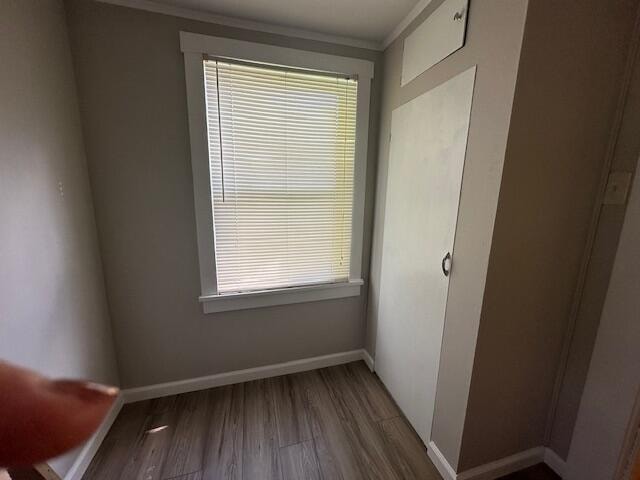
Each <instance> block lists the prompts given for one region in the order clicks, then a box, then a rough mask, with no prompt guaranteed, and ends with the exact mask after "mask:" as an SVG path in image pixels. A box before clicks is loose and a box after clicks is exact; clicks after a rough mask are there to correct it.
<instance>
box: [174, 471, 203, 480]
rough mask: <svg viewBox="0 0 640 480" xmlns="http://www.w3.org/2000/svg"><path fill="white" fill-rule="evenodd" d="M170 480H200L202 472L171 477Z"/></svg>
mask: <svg viewBox="0 0 640 480" xmlns="http://www.w3.org/2000/svg"><path fill="white" fill-rule="evenodd" d="M170 480H202V472H193V473H188V474H186V475H180V476H178V477H173V478H171V479H170Z"/></svg>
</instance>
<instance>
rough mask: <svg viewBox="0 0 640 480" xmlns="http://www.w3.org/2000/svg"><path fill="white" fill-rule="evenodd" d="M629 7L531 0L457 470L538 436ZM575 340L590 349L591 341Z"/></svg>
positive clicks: (592, 197) (538, 441)
mask: <svg viewBox="0 0 640 480" xmlns="http://www.w3.org/2000/svg"><path fill="white" fill-rule="evenodd" d="M636 6H637V3H636V2H631V1H629V0H615V1H612V0H607V1H604V0H589V1H585V0H571V1H569V0H567V1H564V2H562V7H559V6H558V2H556V1H553V0H536V1H534V2H530V5H529V11H528V15H527V23H526V28H525V36H524V41H523V46H522V55H521V60H520V68H519V73H518V82H517V85H516V93H515V100H514V106H513V113H512V116H511V126H510V130H509V142H508V147H507V155H506V159H505V165H504V172H503V176H502V186H501V191H500V200H499V203H498V212H497V217H496V223H495V230H494V235H493V244H492V247H491V257H490V263H489V271H488V274H487V284H486V292H485V297H484V304H483V309H482V318H481V320H480V330H479V333H478V343H477V347H476V354H475V361H474V368H473V378H472V382H471V390H470V393H469V404H468V410H467V416H466V421H465V427H464V439H463V445H462V453H461V459H460V468H461V469H462V470H465V469H467V468H471V467H474V466H477V465H481V464H484V463H487V462H490V461H493V460H497V459H499V458H502V457H505V456H508V455H511V454H514V453H517V452H521V451H524V450H527V449H529V448H532V447H537V446H540V445H543V444H544V443H545V430H546V427H547V416H548V412H549V408H550V406H551V401H552V395H553V389H554V385H555V382H556V374H557V371H558V365H559V360H560V355H561V351H562V345H563V339H564V335H565V332H566V329H567V324H568V319H569V314H570V311H571V305H572V300H573V295H574V292H575V289H576V284H577V279H578V273H579V271H580V267H581V262H582V258H583V253H584V250H585V246H586V241H587V234H588V230H589V226H590V221H591V218H592V212H593V209H594V206H595V205H594V203H595V201H596V198H597V192H598V188H599V185H600V179H601V176H602V171H603V166H604V162H605V158H606V155H607V148H608V145H609V139H610V135H611V131H612V124H613V118H614V115H615V112H616V107H617V105H618V98H619V93H620V87H621V79H622V74H623V72H624V67H625V61H626V57H627V52H628V46H629V40H630V37H631V31H632V27H633V22H634V19H635V10H636ZM576 347H578V348H586V349H588V350H587V352H588V351H590V347H591V345H588V344H586V345H576ZM565 380H566V381H571V380H572V379H571V378H567V379H565ZM579 394H580V392H578V395H579ZM563 400H564V397H563ZM563 405H564V404H563ZM561 411H562V413H561V415H562V416H566V415H571V414H572V413H573V415H575V413H574V412H570V411H568V409H566V408H562V409H561ZM557 418H558V420H559V422H558V424H557V426H558V427H561V428H566V429H568V431H565V432H555V433H554V438H559V437H560V436H565V438H566V436H567V434H568V436H570V435H571V427H572V425H569V424H565V425H562V418H561V417H560V416H559V417H557ZM487 438H491V439H492V440H491V441H490V442H487ZM553 445H556V443H555V442H554V443H553ZM558 453H559V454H560V455H565V454H566V449H565V448H561V449H560V451H559V452H558Z"/></svg>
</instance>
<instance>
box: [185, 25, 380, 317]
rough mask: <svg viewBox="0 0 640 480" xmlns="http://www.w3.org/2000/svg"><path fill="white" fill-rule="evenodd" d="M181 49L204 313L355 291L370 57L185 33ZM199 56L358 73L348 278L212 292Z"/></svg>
mask: <svg viewBox="0 0 640 480" xmlns="http://www.w3.org/2000/svg"><path fill="white" fill-rule="evenodd" d="M180 49H181V51H182V53H183V54H184V64H185V80H186V88H187V109H188V120H189V140H190V145H191V169H192V173H193V195H194V204H195V216H196V229H197V241H198V259H199V265H200V286H201V294H200V296H199V301H200V302H201V303H202V304H203V310H204V312H205V313H213V312H222V311H228V310H241V309H246V308H257V307H264V306H271V305H283V304H289V303H300V302H311V301H318V300H327V299H330V298H343V297H348V296H357V295H360V289H361V286H362V285H363V283H364V282H363V280H362V279H361V275H362V243H363V234H364V199H365V182H366V168H367V149H368V140H369V102H370V92H371V79H372V78H373V62H370V61H368V60H362V59H357V58H350V57H341V56H336V55H329V54H324V53H317V52H309V51H306V50H297V49H293V48H287V47H279V46H275V45H265V44H261V43H253V42H246V41H242V40H234V39H230V38H224V37H213V36H208V35H201V34H196V33H190V32H180ZM204 55H210V56H214V57H222V58H229V59H238V60H245V61H250V62H260V63H266V64H272V65H282V66H287V67H293V68H300V69H306V70H315V71H324V72H332V73H337V74H343V75H349V76H357V78H358V96H357V102H356V109H357V114H356V115H357V116H356V142H355V157H354V172H353V173H354V177H353V212H352V223H351V264H350V266H349V280H348V281H347V282H341V283H330V284H321V285H310V286H300V287H289V288H277V289H273V290H263V291H257V292H246V293H237V294H218V293H217V292H218V289H217V280H216V279H217V276H216V260H215V258H216V257H215V247H214V244H215V236H214V225H213V211H212V205H211V182H210V173H209V150H208V140H207V119H206V103H205V87H204V69H203V67H202V62H203V56H204Z"/></svg>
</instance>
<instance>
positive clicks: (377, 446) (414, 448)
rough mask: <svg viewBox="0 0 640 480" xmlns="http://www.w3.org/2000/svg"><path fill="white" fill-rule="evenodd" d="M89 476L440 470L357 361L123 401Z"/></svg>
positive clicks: (363, 477) (424, 474) (313, 476)
mask: <svg viewBox="0 0 640 480" xmlns="http://www.w3.org/2000/svg"><path fill="white" fill-rule="evenodd" d="M525 474H527V472H525ZM83 478H84V479H90V480H115V479H118V480H138V479H140V480H290V479H301V480H306V479H308V480H396V479H398V480H399V479H402V480H405V479H406V480H410V479H420V480H439V479H440V476H439V475H438V473H437V471H436V470H435V467H434V466H433V464H431V461H430V460H429V458H428V456H427V454H426V449H425V448H424V445H422V442H421V441H420V439H419V438H418V437H417V435H416V434H415V432H414V431H413V429H412V428H411V427H410V426H409V425H408V424H407V423H406V420H405V419H404V417H402V416H401V415H400V413H399V410H398V409H397V407H396V405H395V403H394V402H393V400H392V399H391V397H390V396H389V394H388V393H387V392H386V390H385V388H384V386H383V385H382V384H381V382H380V380H379V379H378V378H377V377H376V376H375V375H374V374H372V373H371V372H370V371H369V370H368V369H367V367H366V366H365V364H364V363H362V362H357V363H353V364H347V365H341V366H337V367H330V368H325V369H321V370H313V371H309V372H303V373H296V374H292V375H287V376H282V377H276V378H270V379H263V380H256V381H252V382H246V383H240V384H235V385H227V386H222V387H217V388H212V389H209V390H203V391H198V392H192V393H186V394H180V395H173V396H167V397H162V398H158V399H154V400H146V401H142V402H136V403H132V404H128V405H125V406H124V407H123V409H122V410H121V412H120V414H119V415H118V418H117V419H116V421H115V422H114V424H113V426H112V427H111V429H110V430H109V432H108V433H107V435H106V437H105V439H104V441H103V442H102V445H101V446H100V448H99V449H98V452H97V453H96V455H95V457H94V459H93V460H92V462H91V463H90V465H89V468H88V469H87V471H86V472H85V474H84V476H83ZM517 478H529V477H517Z"/></svg>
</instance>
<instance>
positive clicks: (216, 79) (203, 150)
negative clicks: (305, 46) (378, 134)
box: [181, 32, 372, 312]
mask: <svg viewBox="0 0 640 480" xmlns="http://www.w3.org/2000/svg"><path fill="white" fill-rule="evenodd" d="M181 44H182V50H183V52H184V55H185V67H186V79H187V99H188V107H189V128H190V135H191V156H192V160H191V161H192V167H193V175H194V195H195V206H196V220H197V227H198V253H199V257H200V259H199V260H200V278H201V283H202V292H201V296H200V300H201V301H202V302H203V304H204V309H205V312H215V311H223V310H231V309H240V308H253V307H258V306H266V305H275V304H282V303H295V302H302V301H313V300H322V299H327V298H337V297H344V296H352V295H358V294H359V293H360V286H361V285H362V280H360V268H361V267H360V262H361V254H362V221H363V211H362V210H363V199H364V191H363V190H364V172H365V170H364V169H365V165H366V138H367V136H366V127H367V124H368V101H369V98H368V97H369V84H370V79H371V70H372V68H371V67H372V66H371V64H370V62H366V61H363V60H357V59H348V58H346V57H334V56H331V55H324V54H317V53H311V52H303V51H299V50H292V49H287V48H281V47H273V46H267V45H259V44H251V43H248V42H240V41H235V40H230V39H222V38H216V37H207V36H203V35H196V34H188V33H184V32H183V33H182V34H181Z"/></svg>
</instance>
